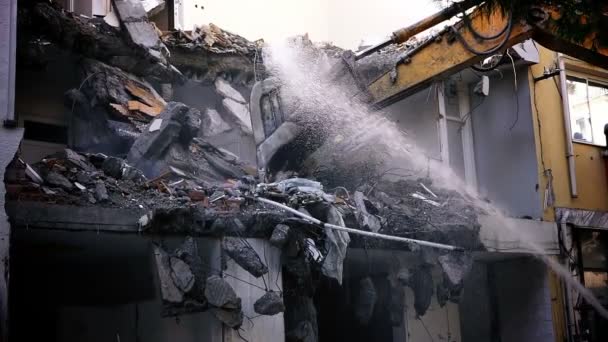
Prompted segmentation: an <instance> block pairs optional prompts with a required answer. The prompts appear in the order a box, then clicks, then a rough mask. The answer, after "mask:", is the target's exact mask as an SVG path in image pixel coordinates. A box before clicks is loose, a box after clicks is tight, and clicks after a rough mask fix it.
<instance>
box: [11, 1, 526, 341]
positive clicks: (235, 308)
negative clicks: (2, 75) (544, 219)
mask: <svg viewBox="0 0 608 342" xmlns="http://www.w3.org/2000/svg"><path fill="white" fill-rule="evenodd" d="M113 6H114V7H113V9H114V10H115V12H116V17H117V20H118V22H119V25H118V27H115V26H112V25H110V24H108V23H107V21H106V20H104V19H103V18H87V17H83V16H79V15H77V14H74V13H68V12H66V11H65V10H63V9H62V8H61V7H60V6H58V5H57V4H56V3H51V4H48V3H44V2H40V3H36V2H31V3H28V5H27V6H22V7H21V8H20V9H19V10H20V23H19V24H20V32H23V33H24V34H22V35H20V37H19V50H18V51H19V53H20V54H23V56H24V57H23V59H22V60H23V61H24V65H19V68H20V69H19V71H20V72H18V73H19V74H20V75H19V77H18V87H17V100H16V101H17V108H18V111H19V112H20V113H23V115H20V117H19V119H18V120H19V122H20V123H19V124H20V125H21V126H23V127H25V137H24V142H23V144H22V147H21V149H22V150H21V153H20V154H18V155H17V156H16V157H15V158H14V159H13V160H12V163H11V164H10V165H9V166H8V168H7V171H6V175H5V183H6V189H7V194H6V198H7V204H6V210H7V213H8V216H9V219H10V222H11V227H12V237H11V242H12V248H13V252H12V253H11V258H10V259H11V278H10V282H11V308H10V314H11V316H10V317H11V323H10V324H11V330H10V334H11V338H13V339H15V340H29V339H33V338H40V337H45V338H46V337H49V336H52V338H54V339H56V340H62V341H76V340H85V339H88V340H97V339H99V340H102V339H115V340H121V341H127V340H134V341H137V340H142V341H143V340H189V339H194V338H199V339H205V340H207V339H208V340H213V341H215V340H217V341H220V340H237V339H244V340H247V341H269V340H283V339H285V340H288V341H318V340H330V339H334V340H335V339H338V340H340V339H345V338H349V339H353V340H362V341H363V340H372V339H373V340H382V341H399V340H406V339H407V338H409V337H408V336H407V335H408V334H413V335H415V334H416V333H415V332H413V330H416V329H418V331H419V332H422V331H423V330H421V327H422V326H423V325H424V323H427V324H433V323H430V322H435V320H438V319H439V318H438V317H439V316H441V323H438V324H437V326H438V327H439V328H437V329H438V330H433V329H431V330H432V331H433V334H440V332H439V331H440V330H441V331H443V325H444V324H445V323H447V325H448V328H447V331H448V333H447V338H448V339H450V338H453V336H456V335H458V334H459V333H457V331H460V327H458V328H456V326H459V325H463V324H464V323H463V322H462V321H463V320H460V319H459V318H458V317H459V314H458V306H457V305H456V304H454V303H458V302H459V301H460V300H461V297H464V296H467V292H466V289H464V287H465V279H469V281H470V282H473V284H475V279H472V276H470V275H471V274H472V275H473V277H474V276H480V273H479V272H471V269H473V268H474V264H473V258H474V256H478V255H482V258H488V259H490V258H492V257H493V256H495V252H496V251H497V250H498V249H497V248H496V247H497V246H498V245H499V243H500V241H498V240H501V239H504V236H503V237H500V236H499V237H495V239H496V241H490V242H488V241H487V240H484V238H483V237H487V231H486V232H484V231H483V229H484V226H483V224H482V221H483V220H484V219H483V218H481V217H483V216H484V214H485V213H483V212H482V211H480V210H479V209H478V208H476V207H475V206H474V205H473V204H472V201H471V199H470V198H467V197H466V196H465V195H462V194H459V193H456V192H453V191H447V190H444V189H441V188H440V187H437V186H434V185H433V182H432V181H431V180H429V179H428V178H426V177H422V178H420V179H401V180H398V181H395V180H385V179H381V180H380V181H377V182H376V183H375V184H374V185H373V186H371V184H360V183H357V182H353V183H349V184H346V183H344V184H341V183H339V180H340V179H344V177H337V178H334V179H328V178H327V177H325V179H324V177H323V175H320V174H315V175H311V174H307V173H306V172H305V170H301V172H300V173H299V174H297V175H295V174H272V175H266V176H265V177H262V175H260V174H259V170H258V163H257V162H258V160H257V159H258V158H259V153H257V151H256V139H257V137H256V124H255V120H256V119H255V115H256V113H255V110H256V109H255V108H256V107H255V106H250V104H249V99H250V98H253V97H254V96H255V94H254V95H252V91H253V89H254V83H255V81H257V80H259V79H262V78H263V77H264V76H265V74H264V73H265V70H264V67H263V64H262V62H261V54H260V51H259V49H261V47H262V46H261V42H249V41H247V40H245V39H244V38H242V37H239V36H238V35H235V34H232V33H228V32H226V31H223V30H222V29H220V28H218V27H217V26H214V25H208V26H203V27H201V28H197V29H196V30H193V31H171V32H159V31H158V30H157V29H156V28H155V25H154V23H153V21H151V20H150V19H148V14H147V13H146V11H145V9H144V8H143V5H142V4H141V3H140V2H139V1H135V0H121V1H119V0H116V1H114V2H113ZM41 107H44V108H41ZM40 113H44V114H45V115H39V114H40ZM47 113H48V114H49V115H47ZM251 115H254V118H251ZM41 116H42V117H43V118H42V119H41V118H40V117H41ZM57 123H61V125H58V124H57ZM292 171H293V170H292ZM312 176H316V178H317V179H316V180H313V179H310V178H312ZM341 185H344V186H341ZM336 186H338V187H337V188H335V187H336ZM260 198H262V199H266V200H267V202H264V201H260V200H259V199H260ZM268 201H271V202H268ZM273 203H279V204H283V205H287V206H289V207H290V208H292V209H295V210H297V211H298V212H300V213H301V215H295V214H293V213H291V212H290V211H287V210H284V209H282V208H281V207H279V206H277V205H275V204H273ZM326 224H327V225H326ZM330 225H332V226H337V227H345V228H346V227H350V228H352V229H353V230H357V231H361V232H366V233H376V234H378V236H380V237H382V236H387V235H388V236H393V237H399V238H403V241H388V240H384V239H382V238H380V239H379V238H374V237H370V236H369V234H368V235H359V234H357V233H356V232H355V233H353V232H350V233H347V232H345V231H343V230H339V229H338V230H335V229H331V228H328V227H329V226H330ZM484 234H485V235H484ZM407 239H410V242H406V243H404V241H406V240H407ZM419 240H421V241H426V242H431V243H436V244H440V245H448V246H453V247H454V248H453V249H454V251H449V252H448V251H445V250H442V249H434V248H429V247H425V246H420V245H419V244H417V243H416V241H419ZM493 248H494V249H493ZM514 249H515V250H516V252H517V251H518V250H517V249H516V248H514ZM519 252H521V250H520V251H519ZM520 256H521V255H519V254H514V255H513V256H512V257H520ZM471 279H472V280H471ZM473 286H474V285H473ZM41 287H42V289H41ZM471 293H472V292H469V294H468V296H469V297H470V296H472V295H473V296H474V294H471ZM465 303H466V304H468V305H473V304H471V303H474V302H471V301H465ZM469 310H470V309H469ZM34 311H35V313H33V312H34ZM48 317H56V319H55V320H49V319H48ZM444 317H445V318H444ZM470 317H471V316H470V313H469V315H468V316H467V318H468V319H470ZM444 319H445V323H444V321H443V320H444ZM414 320H415V321H420V322H423V323H422V325H421V326H420V327H418V328H416V327H408V324H412V322H413V321H414ZM425 320H426V322H425ZM450 320H452V321H451V322H450ZM32 321H33V322H36V324H37V326H38V329H31V323H32ZM450 323H451V324H452V325H453V326H452V329H454V331H450V328H449V324H450ZM469 324H472V325H474V322H470V321H469ZM347 330H348V331H347ZM425 330H426V328H425ZM419 332H418V333H419ZM452 334H453V335H452Z"/></svg>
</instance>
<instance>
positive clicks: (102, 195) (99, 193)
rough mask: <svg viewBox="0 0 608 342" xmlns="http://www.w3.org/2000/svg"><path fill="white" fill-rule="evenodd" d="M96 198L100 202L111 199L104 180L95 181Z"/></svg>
mask: <svg viewBox="0 0 608 342" xmlns="http://www.w3.org/2000/svg"><path fill="white" fill-rule="evenodd" d="M95 199H96V200H97V201H98V202H106V201H108V200H109V199H110V196H109V195H108V189H106V185H105V184H104V183H103V182H102V181H97V182H95Z"/></svg>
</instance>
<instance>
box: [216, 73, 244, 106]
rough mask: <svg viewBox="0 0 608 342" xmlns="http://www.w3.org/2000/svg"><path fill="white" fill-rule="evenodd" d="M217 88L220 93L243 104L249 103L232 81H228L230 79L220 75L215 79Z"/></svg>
mask: <svg viewBox="0 0 608 342" xmlns="http://www.w3.org/2000/svg"><path fill="white" fill-rule="evenodd" d="M215 90H216V91H217V92H218V94H220V95H221V96H223V97H225V98H229V99H232V100H234V101H236V102H239V103H243V104H245V103H247V101H246V100H245V98H244V97H243V95H241V93H239V92H238V91H237V90H236V89H234V88H233V87H232V86H231V85H230V83H228V81H226V80H225V79H223V78H221V77H218V78H217V79H216V80H215Z"/></svg>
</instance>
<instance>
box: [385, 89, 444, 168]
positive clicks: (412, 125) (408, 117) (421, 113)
mask: <svg viewBox="0 0 608 342" xmlns="http://www.w3.org/2000/svg"><path fill="white" fill-rule="evenodd" d="M385 111H386V113H387V115H388V117H389V118H390V119H391V120H393V121H394V122H396V123H397V126H398V127H399V128H400V129H401V130H403V131H405V132H406V133H407V134H408V135H409V136H410V137H411V138H412V139H413V141H415V142H416V143H417V145H418V147H420V148H422V149H423V150H424V151H425V152H426V153H427V155H428V156H429V157H431V158H435V159H438V158H440V157H441V155H440V153H441V152H440V148H439V136H438V134H437V115H438V113H439V112H438V107H437V93H436V90H435V88H430V89H424V90H422V91H420V92H418V93H416V94H414V95H411V96H410V97H408V98H406V99H403V100H401V101H399V102H397V103H395V104H392V105H390V106H388V107H387V108H386V109H385Z"/></svg>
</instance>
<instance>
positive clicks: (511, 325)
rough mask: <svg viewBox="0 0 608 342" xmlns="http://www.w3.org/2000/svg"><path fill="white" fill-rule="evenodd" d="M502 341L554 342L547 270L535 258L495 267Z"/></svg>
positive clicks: (498, 264)
mask: <svg viewBox="0 0 608 342" xmlns="http://www.w3.org/2000/svg"><path fill="white" fill-rule="evenodd" d="M494 277H495V286H496V293H497V308H498V320H499V323H498V324H499V326H500V338H501V341H502V342H544V341H546V342H553V341H555V337H554V333H553V323H552V315H551V294H550V292H549V284H548V279H547V270H546V267H545V265H544V264H543V263H541V262H540V261H539V260H536V259H533V258H525V259H524V258H522V259H514V260H510V261H502V262H498V263H496V264H494Z"/></svg>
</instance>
